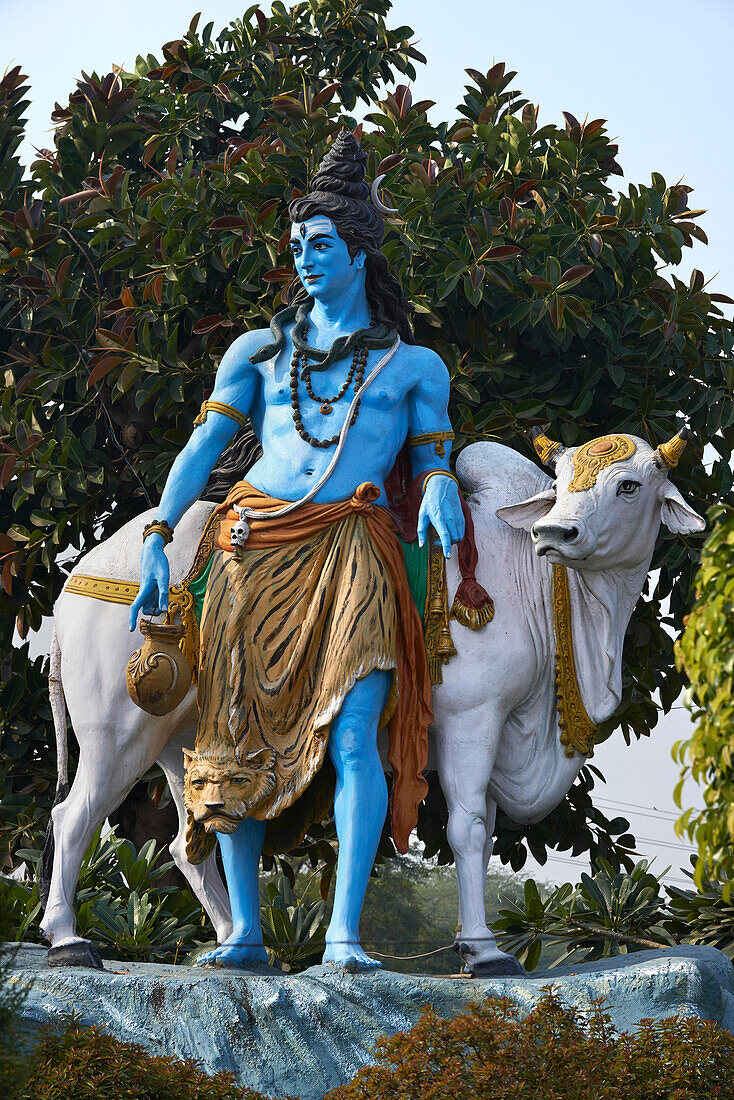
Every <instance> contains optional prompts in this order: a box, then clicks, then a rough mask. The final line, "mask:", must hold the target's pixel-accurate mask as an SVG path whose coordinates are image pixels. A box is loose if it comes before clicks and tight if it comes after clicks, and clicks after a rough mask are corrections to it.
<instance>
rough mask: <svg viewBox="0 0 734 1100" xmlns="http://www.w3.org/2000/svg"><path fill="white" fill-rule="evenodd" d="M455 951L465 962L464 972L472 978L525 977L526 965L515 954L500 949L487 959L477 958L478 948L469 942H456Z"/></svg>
mask: <svg viewBox="0 0 734 1100" xmlns="http://www.w3.org/2000/svg"><path fill="white" fill-rule="evenodd" d="M454 951H455V952H456V953H457V955H459V956H460V958H461V961H462V962H463V964H464V973H465V974H471V976H472V978H525V977H527V974H526V971H525V969H524V967H522V966H521V965H520V963H519V962H518V961H517V959H516V958H515V956H514V955H505V954H504V952H502V951H498V952H497V954H496V955H491V956H490V957H489V958H487V959H477V958H476V955H477V949H476V947H473V946H472V945H471V944H469V943H461V942H459V943H455V944H454Z"/></svg>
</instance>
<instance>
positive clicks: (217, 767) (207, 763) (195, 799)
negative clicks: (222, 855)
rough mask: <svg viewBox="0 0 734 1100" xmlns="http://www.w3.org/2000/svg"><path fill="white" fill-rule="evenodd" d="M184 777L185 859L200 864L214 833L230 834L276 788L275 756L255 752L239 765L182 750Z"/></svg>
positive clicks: (229, 760)
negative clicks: (184, 760)
mask: <svg viewBox="0 0 734 1100" xmlns="http://www.w3.org/2000/svg"><path fill="white" fill-rule="evenodd" d="M183 751H184V757H185V759H186V773H185V777H184V788H183V800H184V806H185V807H186V816H187V828H186V855H187V857H188V859H189V862H190V863H201V862H202V860H204V859H206V857H207V856H208V855H209V854H210V852H211V851H212V850H213V848H214V844H215V840H216V837H215V835H214V834H215V833H233V832H234V831H235V830H236V828H237V826H238V825H239V823H240V822H241V821H242V820H243V818H245V817H249V816H250V814H251V813H252V812H253V810H255V809H256V808H257V807H258V806H259V805H260V803H261V802H262V801H263V800H264V799H265V798H267V796H268V795H269V794H270V793H271V792H272V791H273V789H274V787H275V752H274V750H273V749H258V751H257V752H253V753H250V754H249V755H248V756H247V757H246V758H245V760H244V761H243V763H242V764H238V763H237V762H236V761H235V760H233V758H232V757H231V756H228V757H226V759H225V758H224V757H222V756H221V755H219V754H217V755H216V756H215V755H212V754H210V753H207V752H203V753H197V752H191V751H190V750H188V749H184V750H183Z"/></svg>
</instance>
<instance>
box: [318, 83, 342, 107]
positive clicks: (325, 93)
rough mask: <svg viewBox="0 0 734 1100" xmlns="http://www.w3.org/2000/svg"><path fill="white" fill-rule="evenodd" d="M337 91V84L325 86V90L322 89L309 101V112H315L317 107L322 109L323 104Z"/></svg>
mask: <svg viewBox="0 0 734 1100" xmlns="http://www.w3.org/2000/svg"><path fill="white" fill-rule="evenodd" d="M338 90H339V82H338V81H337V82H336V83H334V84H329V85H327V87H326V88H322V89H321V91H320V92H318V93H317V94H316V95H315V96H314V97H313V99H312V101H311V110H312V111H315V110H316V109H317V108H318V107H323V105H324V104H325V103H328V102H329V100H330V99H331V98H332V96H333V95H334V94H335V93H336V92H337V91H338Z"/></svg>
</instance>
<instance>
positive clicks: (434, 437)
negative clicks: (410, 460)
mask: <svg viewBox="0 0 734 1100" xmlns="http://www.w3.org/2000/svg"><path fill="white" fill-rule="evenodd" d="M453 439H454V433H453V432H423V433H422V434H421V435H411V436H409V437H408V445H409V446H410V447H421V446H423V444H425V443H435V444H436V446H435V448H434V449H435V451H436V454H437V455H438V457H439V458H443V457H444V455H445V454H446V448H445V446H444V443H451V442H453Z"/></svg>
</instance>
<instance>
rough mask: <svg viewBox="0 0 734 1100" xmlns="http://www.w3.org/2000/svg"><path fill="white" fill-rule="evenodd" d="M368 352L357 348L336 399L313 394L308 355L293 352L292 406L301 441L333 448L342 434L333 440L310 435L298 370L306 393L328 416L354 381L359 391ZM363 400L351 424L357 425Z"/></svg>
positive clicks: (358, 404) (358, 402)
mask: <svg viewBox="0 0 734 1100" xmlns="http://www.w3.org/2000/svg"><path fill="white" fill-rule="evenodd" d="M368 354H369V353H368V351H367V349H366V348H355V349H354V355H353V358H352V365H351V367H350V369H349V374H348V375H347V380H346V382H345V383H344V385H343V386H342V387H341V389H340V390H339V392H338V393H337V395H336V397H317V396H316V394H315V393H314V392H313V386H312V384H311V370H310V367H309V364H308V355H307V353H306V352H305V351H304V352H302V353H301V354H299V352H298V351H295V350H294V352H293V358H292V360H291V406H292V407H293V423H294V424H295V427H296V431H297V432H298V434H299V435H300V437H301V439H303V440H305V442H306V443H309V444H310V445H311V446H312V447H322V448H326V447H333V446H334V445H335V444H336V443H338V442H339V435H340V434H341V433H340V432H337V433H336V435H333V436H332V437H331V439H315V438H314V436H312V435H309V433H308V432H307V431H306V429H305V428H304V426H303V419H302V417H301V404H300V400H299V397H298V373H299V371H298V368H299V366H300V367H301V378H302V379H303V381H304V383H305V385H306V392H307V393H308V396H309V397H310V398H311V400H312V401H315V402H317V403H318V402H321V403H322V404H321V412H322V414H323V415H324V416H328V415H329V414H330V413H331V412H332V406H333V405H334V404H336V402H337V401H341V399H342V398H343V397H344V395H345V394H346V392H347V390H348V389H349V386H350V384H351V382H352V380H354V388H355V390H358V389H359V388H360V386H361V385H362V382H363V381H364V372H365V367H366V366H367V356H368ZM361 403H362V402H361V399H360V400H359V401H357V404H356V405H355V408H354V412H353V413H352V420H351V423H352V424H355V423H356V421H357V416H358V415H359V406H360V405H361Z"/></svg>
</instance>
